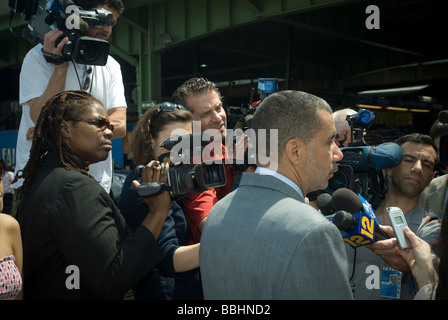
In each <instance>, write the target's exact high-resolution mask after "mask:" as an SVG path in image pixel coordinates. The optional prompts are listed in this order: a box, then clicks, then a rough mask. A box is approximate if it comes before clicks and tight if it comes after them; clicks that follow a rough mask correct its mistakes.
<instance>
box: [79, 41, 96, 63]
mask: <svg viewBox="0 0 448 320" xmlns="http://www.w3.org/2000/svg"><path fill="white" fill-rule="evenodd" d="M78 52H79V57H80V58H82V59H83V60H84V61H86V62H91V61H94V60H96V59H97V58H98V55H99V52H98V47H95V46H91V45H90V46H89V45H88V44H86V43H82V44H81V45H80V46H79V51H78Z"/></svg>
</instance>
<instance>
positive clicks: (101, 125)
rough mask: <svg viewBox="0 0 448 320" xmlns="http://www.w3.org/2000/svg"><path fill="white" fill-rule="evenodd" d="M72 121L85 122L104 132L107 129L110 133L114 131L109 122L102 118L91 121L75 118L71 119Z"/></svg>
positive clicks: (90, 119) (89, 119)
mask: <svg viewBox="0 0 448 320" xmlns="http://www.w3.org/2000/svg"><path fill="white" fill-rule="evenodd" d="M71 120H72V121H84V122H87V123H89V124H93V125H94V126H97V127H98V128H100V129H101V130H103V131H104V130H106V128H107V129H109V130H110V131H112V132H113V131H114V125H113V124H111V123H110V121H107V120H106V119H104V118H100V119H93V118H75V119H71Z"/></svg>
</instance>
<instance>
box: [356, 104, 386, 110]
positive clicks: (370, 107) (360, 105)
mask: <svg viewBox="0 0 448 320" xmlns="http://www.w3.org/2000/svg"><path fill="white" fill-rule="evenodd" d="M356 106H357V107H358V108H364V109H383V107H380V106H371V105H368V104H357V105H356Z"/></svg>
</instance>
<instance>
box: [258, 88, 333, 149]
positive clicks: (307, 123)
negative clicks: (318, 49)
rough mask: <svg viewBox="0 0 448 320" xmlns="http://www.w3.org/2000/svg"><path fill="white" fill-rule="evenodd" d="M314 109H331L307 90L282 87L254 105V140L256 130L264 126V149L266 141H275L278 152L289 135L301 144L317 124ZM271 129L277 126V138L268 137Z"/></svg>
mask: <svg viewBox="0 0 448 320" xmlns="http://www.w3.org/2000/svg"><path fill="white" fill-rule="evenodd" d="M318 110H325V111H327V112H329V113H332V110H331V108H330V106H329V105H328V103H327V102H326V101H325V100H323V99H321V98H319V97H317V96H315V95H312V94H310V93H306V92H302V91H293V90H286V91H278V92H276V93H273V94H271V95H269V96H268V97H267V98H265V99H264V100H263V101H262V102H261V103H260V104H259V105H258V106H257V110H256V112H255V114H254V117H253V120H252V128H253V129H254V130H255V133H256V137H257V141H259V139H260V134H261V131H260V130H263V129H264V130H265V132H266V140H267V141H266V144H267V145H266V148H267V150H270V147H269V146H270V143H278V155H279V156H281V155H282V154H283V152H284V151H285V146H286V143H287V142H288V141H289V140H291V139H294V138H298V139H300V140H301V141H303V142H304V143H305V144H308V143H310V142H311V141H313V139H314V137H315V136H316V134H317V132H318V131H319V129H320V127H321V120H320V116H319V115H318ZM272 129H274V130H278V131H277V132H278V141H270V140H271V139H270V133H271V131H270V130H272ZM263 134H264V133H263Z"/></svg>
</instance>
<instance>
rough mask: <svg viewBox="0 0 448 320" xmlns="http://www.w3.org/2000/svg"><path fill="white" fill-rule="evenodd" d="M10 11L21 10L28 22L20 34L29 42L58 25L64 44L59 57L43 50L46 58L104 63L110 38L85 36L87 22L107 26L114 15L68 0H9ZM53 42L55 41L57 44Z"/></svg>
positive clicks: (35, 40)
mask: <svg viewBox="0 0 448 320" xmlns="http://www.w3.org/2000/svg"><path fill="white" fill-rule="evenodd" d="M8 6H9V8H10V9H11V12H15V13H21V14H22V17H23V18H24V19H25V21H28V25H27V26H26V27H25V28H24V29H23V30H22V36H23V38H25V39H26V40H28V41H29V42H31V43H33V44H37V43H40V42H43V39H44V36H45V34H46V33H47V32H48V31H50V30H52V29H56V28H58V29H59V30H61V31H63V33H64V34H63V36H62V37H61V38H60V39H58V41H57V43H59V42H60V41H61V40H62V39H63V38H64V37H68V42H67V43H66V45H65V46H64V48H63V51H62V57H60V56H57V55H52V54H48V53H44V56H45V58H46V60H47V61H48V62H52V63H55V64H60V63H62V62H64V61H71V60H73V61H74V62H76V63H79V64H88V65H99V66H104V65H106V63H107V58H108V55H109V42H108V41H106V40H102V39H96V38H92V37H88V36H85V35H84V33H85V32H86V31H87V30H88V28H89V26H110V25H112V24H113V17H112V13H111V12H110V11H107V10H105V9H103V8H93V9H90V10H80V9H79V7H78V6H77V5H76V4H75V3H74V2H73V1H71V0H9V3H8ZM57 43H56V44H57Z"/></svg>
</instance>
